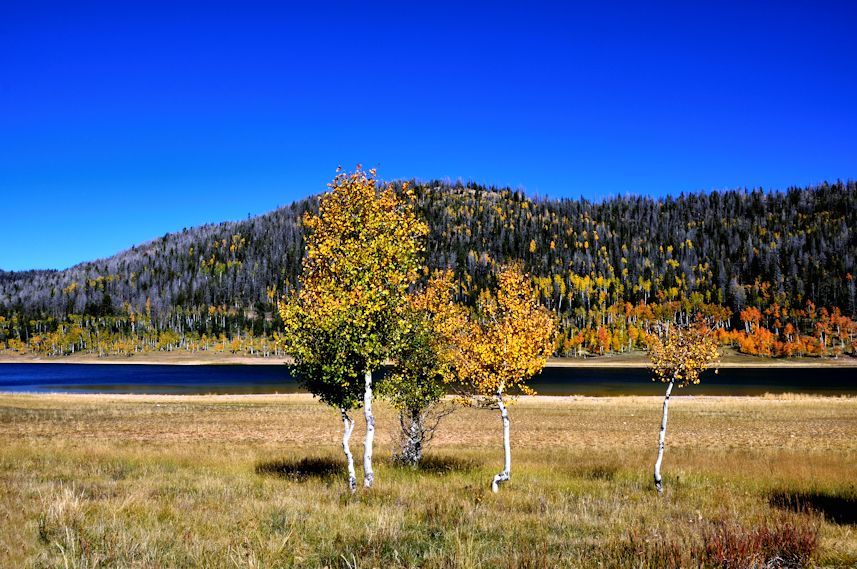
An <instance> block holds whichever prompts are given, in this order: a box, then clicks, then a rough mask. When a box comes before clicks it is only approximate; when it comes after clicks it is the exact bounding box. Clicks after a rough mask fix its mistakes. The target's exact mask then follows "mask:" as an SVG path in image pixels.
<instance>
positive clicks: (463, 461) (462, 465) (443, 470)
mask: <svg viewBox="0 0 857 569" xmlns="http://www.w3.org/2000/svg"><path fill="white" fill-rule="evenodd" d="M391 464H392V465H393V466H394V467H396V468H403V469H410V468H413V469H414V470H417V471H420V472H428V473H432V474H447V473H450V472H469V471H471V470H475V469H477V468H479V466H480V463H479V462H478V461H476V460H474V459H472V458H459V457H456V456H444V455H440V456H437V455H432V454H429V455H426V456H423V459H422V460H421V461H420V463H419V464H418V465H417V466H416V467H411V466H410V465H407V464H402V463H401V462H397V461H395V460H394V461H392V462H391Z"/></svg>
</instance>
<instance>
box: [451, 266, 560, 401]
mask: <svg viewBox="0 0 857 569" xmlns="http://www.w3.org/2000/svg"><path fill="white" fill-rule="evenodd" d="M497 281H498V285H499V287H498V290H497V293H496V295H495V294H493V293H489V292H487V291H483V293H482V294H480V295H479V300H478V303H477V304H478V311H477V314H476V315H475V316H474V317H471V318H469V319H467V321H465V322H462V323H461V325H460V328H459V329H458V331H457V333H456V334H455V335H454V337H453V344H454V350H455V352H456V367H457V369H458V374H459V377H460V379H461V380H462V381H464V382H465V383H466V384H467V385H468V386H469V387H471V388H472V390H473V391H474V393H475V394H476V395H478V396H482V397H493V396H495V395H497V394H502V393H503V392H505V391H508V390H510V389H520V390H521V391H522V392H523V393H532V390H531V389H530V388H529V387H527V385H526V381H527V380H528V379H530V378H531V377H532V376H534V375H535V374H537V373H539V372H540V371H541V370H542V368H543V367H544V365H545V363H547V359H548V357H549V356H550V355H551V353H553V350H554V347H555V346H554V339H555V336H556V328H557V322H556V318H555V317H554V315H553V313H552V312H550V311H549V310H547V309H546V308H544V307H543V306H541V305H540V304H539V302H538V295H537V292H536V291H535V290H534V289H533V287H532V285H531V284H530V282H531V281H530V278H529V276H527V275H525V274H524V273H523V272H522V271H521V268H520V266H517V265H515V266H511V267H504V268H503V269H502V270H501V271H500V273H499V274H498V275H497Z"/></svg>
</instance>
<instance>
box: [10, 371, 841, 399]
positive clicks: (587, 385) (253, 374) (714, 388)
mask: <svg viewBox="0 0 857 569" xmlns="http://www.w3.org/2000/svg"><path fill="white" fill-rule="evenodd" d="M531 385H532V386H533V387H534V388H535V389H536V391H537V392H538V393H540V394H542V395H660V394H662V393H663V391H664V387H663V386H662V385H661V384H656V383H654V382H652V380H651V376H650V374H649V372H648V371H647V370H645V369H632V368H627V369H621V368H547V369H545V370H544V372H543V373H542V374H541V375H540V376H538V377H536V378H534V379H533V381H532V382H531ZM0 391H15V392H75V393H162V394H201V393H299V392H301V389H300V387H299V386H298V385H297V383H296V381H295V380H294V379H293V378H292V377H291V376H290V375H289V372H288V370H287V368H286V366H285V365H252V366H241V365H205V366H176V365H123V364H113V365H100V364H0ZM763 393H814V394H825V395H843V394H849V395H857V369H844V368H813V369H800V368H786V369H783V368H757V369H748V368H744V369H728V368H727V369H721V370H720V373H719V374H718V375H715V374H714V373H713V372H712V371H708V372H706V373H705V374H704V375H703V381H702V384H701V385H695V386H692V387H689V388H686V389H682V390H679V391H678V392H677V394H678V395H683V394H687V395H761V394H763Z"/></svg>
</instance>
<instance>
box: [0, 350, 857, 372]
mask: <svg viewBox="0 0 857 569" xmlns="http://www.w3.org/2000/svg"><path fill="white" fill-rule="evenodd" d="M289 362H290V359H289V358H285V357H272V358H262V357H252V356H235V355H231V354H212V353H187V352H150V353H145V354H135V355H133V356H106V357H102V358H99V357H98V356H94V355H91V354H83V355H71V356H61V357H53V358H50V357H33V356H31V355H13V354H0V364H104V365H115V364H126V365H191V366H192V365H282V364H287V363H289ZM648 365H649V363H648V360H647V358H646V356H645V354H643V353H641V352H636V353H632V354H619V355H610V356H598V357H591V358H586V359H578V358H552V359H550V360H549V361H548V364H547V367H552V368H583V369H585V368H645V367H648ZM718 367H720V368H772V367H774V368H807V369H811V368H816V369H817V368H857V358H855V357H850V356H841V357H839V358H788V359H786V358H764V357H758V356H749V355H746V354H740V353H737V352H734V351H731V350H727V351H725V353H724V356H723V360H722V361H721V363H720V365H719V366H718Z"/></svg>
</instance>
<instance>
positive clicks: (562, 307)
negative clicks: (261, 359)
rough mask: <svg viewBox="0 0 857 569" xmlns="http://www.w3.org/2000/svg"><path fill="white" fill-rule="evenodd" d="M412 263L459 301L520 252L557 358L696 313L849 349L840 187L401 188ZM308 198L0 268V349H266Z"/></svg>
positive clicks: (291, 275)
mask: <svg viewBox="0 0 857 569" xmlns="http://www.w3.org/2000/svg"><path fill="white" fill-rule="evenodd" d="M412 188H413V189H414V192H415V196H416V204H415V206H416V210H417V212H418V213H419V214H420V215H421V216H422V218H423V219H425V221H427V222H428V224H429V228H430V234H429V237H428V242H427V249H428V253H427V259H426V262H427V266H428V267H429V268H431V269H434V268H445V267H450V268H452V269H453V270H454V272H455V276H456V283H457V287H456V292H457V299H458V300H459V301H462V302H465V303H471V304H472V303H474V302H475V299H476V298H477V297H478V294H479V292H480V291H482V290H485V289H487V288H489V287H492V286H493V279H494V274H495V272H496V269H497V267H498V266H499V265H500V264H502V263H504V262H508V261H511V260H521V261H523V263H524V266H525V269H526V270H527V271H528V272H529V273H530V274H531V276H532V278H533V279H534V284H535V285H536V287H537V288H538V290H539V291H540V295H541V301H542V302H543V303H544V305H545V306H547V307H548V308H550V309H551V310H554V311H555V312H556V313H557V314H558V316H559V319H560V330H561V331H560V339H559V343H558V346H557V352H558V353H560V354H563V355H577V356H581V355H589V354H601V353H607V352H617V351H625V350H630V349H635V348H637V347H640V345H641V342H642V331H645V330H646V329H647V328H648V326H650V324H651V323H652V322H657V321H664V320H666V321H670V320H672V321H687V319H689V318H690V317H691V314H692V313H693V312H699V311H701V312H704V313H706V314H707V315H709V316H710V317H711V318H712V319H714V320H716V321H717V322H719V323H720V324H721V326H720V328H721V331H720V332H719V334H720V340H721V341H722V342H723V343H728V344H733V345H735V346H736V347H738V348H739V349H741V350H742V351H745V352H748V353H756V354H764V355H824V354H837V353H853V352H854V351H855V348H857V345H855V338H856V337H857V327H855V324H854V319H855V317H857V314H855V312H857V295H855V282H854V274H855V255H856V254H857V236H855V233H854V229H853V228H855V227H857V212H855V204H857V182H853V181H848V182H837V183H834V184H827V183H825V184H822V185H819V186H814V187H809V188H791V189H789V190H787V191H775V192H770V191H762V190H752V191H744V190H736V191H725V192H712V193H693V194H686V195H685V194H683V195H681V196H678V197H665V198H658V199H655V198H649V197H640V196H622V197H614V198H608V199H605V200H603V201H589V200H586V199H548V198H530V197H527V196H526V195H525V194H524V193H523V192H521V191H513V190H511V189H509V188H494V187H483V186H480V185H477V184H473V183H468V184H461V183H458V184H450V183H447V182H436V181H435V182H428V183H423V182H412ZM317 204H318V201H317V198H315V197H311V198H307V199H304V200H300V201H298V202H295V203H293V204H291V205H290V206H287V207H283V208H280V209H277V210H275V211H272V212H270V213H268V214H265V215H261V216H258V217H255V218H250V219H247V220H242V221H236V222H225V223H221V224H216V225H205V226H201V227H197V228H193V229H186V230H183V231H181V232H177V233H173V234H168V235H165V236H163V237H161V238H159V239H155V240H153V241H150V242H148V243H144V244H142V245H139V246H137V247H133V248H132V249H130V250H127V251H124V252H122V253H119V254H117V255H115V256H113V257H110V258H107V259H101V260H97V261H92V262H87V263H82V264H80V265H77V266H75V267H72V268H70V269H66V270H63V271H27V272H18V273H12V272H3V271H0V348H6V349H11V350H16V351H36V352H42V353H45V354H49V355H60V354H67V353H71V352H75V351H87V352H92V353H98V354H106V353H134V352H137V351H142V350H175V349H183V350H191V351H196V350H222V351H227V350H228V351H233V352H242V353H248V354H253V355H257V354H261V355H271V354H279V348H278V346H279V343H278V338H277V336H276V334H277V333H278V332H279V331H281V323H280V322H279V316H278V314H277V310H276V306H275V304H276V300H277V298H279V297H280V296H282V294H283V293H284V292H286V291H287V290H289V289H290V288H291V287H294V286H295V283H296V282H297V276H298V272H299V270H300V260H301V258H302V256H303V246H304V244H303V234H302V228H301V219H302V216H303V214H304V213H305V212H306V211H315V210H316V209H317Z"/></svg>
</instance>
